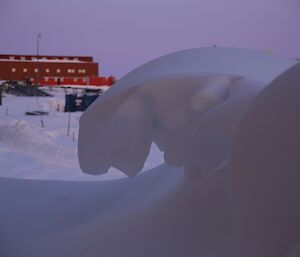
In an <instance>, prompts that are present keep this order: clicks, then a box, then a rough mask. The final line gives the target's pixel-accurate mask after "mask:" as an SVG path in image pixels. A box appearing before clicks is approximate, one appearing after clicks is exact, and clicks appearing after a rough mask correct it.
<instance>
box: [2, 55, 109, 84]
mask: <svg viewBox="0 0 300 257" xmlns="http://www.w3.org/2000/svg"><path fill="white" fill-rule="evenodd" d="M98 73H99V67H98V63H96V62H94V61H93V57H90V56H46V55H43V56H36V55H7V54H2V55H0V80H17V81H25V82H30V83H33V84H39V85H41V86H56V85H62V86H63V85H94V86H111V85H112V84H113V83H114V77H99V75H98Z"/></svg>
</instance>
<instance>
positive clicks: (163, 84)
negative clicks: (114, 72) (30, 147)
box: [0, 48, 300, 257]
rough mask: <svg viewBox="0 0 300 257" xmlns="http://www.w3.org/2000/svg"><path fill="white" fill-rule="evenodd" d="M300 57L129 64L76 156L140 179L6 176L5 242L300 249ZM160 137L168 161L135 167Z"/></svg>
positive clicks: (247, 252) (253, 251)
mask: <svg viewBox="0 0 300 257" xmlns="http://www.w3.org/2000/svg"><path fill="white" fill-rule="evenodd" d="M294 64H295V62H293V61H291V60H287V59H283V58H279V57H275V56H273V55H267V54H264V53H261V52H256V51H250V50H243V49H232V48H203V49H193V50H187V51H183V52H178V53H174V54H171V55H167V56H164V57H161V58H158V59H156V60H154V61H152V62H150V63H148V64H145V65H143V66H141V67H139V68H138V69H136V70H135V71H133V72H132V73H129V74H128V75H127V76H125V77H124V78H122V79H121V80H119V81H118V82H117V84H116V85H115V86H114V87H112V88H111V89H110V90H109V91H107V93H105V94H104V95H103V97H102V98H99V100H97V101H96V102H95V103H94V104H93V105H92V106H91V107H90V108H89V109H88V110H87V111H86V112H85V113H84V115H83V116H82V118H81V120H80V134H79V160H80V165H81V167H82V169H83V170H84V172H87V173H91V174H99V173H104V172H106V171H107V169H108V168H109V167H116V168H118V169H120V170H121V171H123V172H124V173H126V174H127V175H129V176H133V178H123V179H119V180H114V181H105V182H99V181H95V182H57V181H26V180H12V179H1V180H0V199H1V203H2V207H3V211H1V212H0V222H1V223H0V226H1V228H3V229H1V234H0V240H1V241H0V243H1V244H0V249H1V251H2V252H1V251H0V253H2V255H3V256H5V257H29V256H43V257H47V256H49V257H50V256H58V257H59V256H61V257H63V256H64V257H80V256H89V257H102V256H108V257H120V256H128V257H129V256H130V257H140V256H144V257H150V256H151V257H152V256H156V257H171V256H172V257H174V256H175V257H176V256H177V257H182V256H191V257H192V256H203V257H229V256H230V257H232V256H239V257H250V256H251V257H253V256H272V257H277V256H278V257H279V256H281V257H282V256H286V257H292V256H293V257H294V256H298V255H299V254H300V253H299V251H298V250H299V246H298V244H299V241H298V240H299V235H298V232H299V228H298V225H299V221H300V219H299V218H298V217H299V213H298V212H299V210H298V209H299V208H298V207H297V206H298V205H297V204H296V203H297V197H298V196H299V193H300V192H299V189H298V188H299V187H297V185H298V183H297V178H298V176H297V174H296V170H299V166H300V165H299V158H297V153H298V152H297V149H298V148H299V145H300V144H299V143H300V142H298V141H299V140H298V139H299V135H298V131H299V128H298V127H299V124H300V123H299V118H298V115H297V113H296V110H297V109H298V108H299V101H297V99H299V97H300V92H299V90H298V88H297V86H296V85H297V83H299V81H300V77H299V74H300V65H295V66H294V67H292V66H293V65H294ZM286 70H287V71H286ZM281 74H282V75H281ZM278 76H279V77H278ZM287 85H288V86H287ZM289 96H292V99H291V101H290V100H289ZM273 111H274V112H273ZM281 133H282V134H281ZM279 135H284V136H283V137H282V138H283V139H280V137H279ZM152 142H154V143H155V144H157V145H158V147H159V148H160V149H161V150H162V151H164V158H165V161H166V163H167V164H164V165H161V166H158V167H156V168H154V169H152V170H149V171H146V172H144V173H142V174H139V175H138V176H134V175H136V174H137V173H138V172H139V171H140V170H141V169H142V167H143V164H144V161H145V158H146V157H147V155H148V153H149V148H150V145H151V143H152ZM281 146H282V148H280V147H281ZM273 149H274V150H273ZM176 166H177V167H176ZM273 172H274V174H273ZM186 175H187V176H186ZM282 182H283V186H282V185H281V183H282ZM8 195H9V196H8ZM290 197H291V199H290ZM289 201H290V202H289ZM289 203H290V204H289ZM273 217H274V218H273ZM293 229H295V230H293ZM292 230H293V231H292Z"/></svg>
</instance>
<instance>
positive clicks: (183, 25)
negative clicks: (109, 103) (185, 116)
mask: <svg viewBox="0 0 300 257" xmlns="http://www.w3.org/2000/svg"><path fill="white" fill-rule="evenodd" d="M299 27H300V0H249V1H248V0H247V1H246V0H151V1H143V0H0V37H1V41H0V53H4V54H5V53H9V54H10V53H15V54H35V53H36V36H37V34H38V33H39V32H42V38H41V41H40V45H41V48H40V50H41V55H43V54H44V55H48V54H49V55H91V56H93V57H94V58H95V60H96V61H98V62H99V65H100V75H111V74H113V75H115V76H117V78H120V77H121V76H123V75H125V74H126V73H127V72H129V71H130V70H132V69H133V68H136V67H137V66H139V65H141V64H143V63H145V62H147V61H149V60H151V59H153V58H156V57H159V56H161V55H164V54H167V53H170V52H174V51H178V50H183V49H187V48H195V47H204V46H212V45H218V46H235V47H244V48H252V49H260V50H264V49H272V50H273V52H274V53H277V54H279V55H283V56H287V57H300V29H299Z"/></svg>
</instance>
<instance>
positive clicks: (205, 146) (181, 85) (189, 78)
mask: <svg viewBox="0 0 300 257" xmlns="http://www.w3.org/2000/svg"><path fill="white" fill-rule="evenodd" d="M293 63H294V62H293V61H291V60H287V59H283V58H279V57H276V56H273V55H270V54H266V53H262V52H257V51H252V50H244V49H235V48H222V47H221V48H220V47H212V48H200V49H192V50H186V51H181V52H177V53H173V54H170V55H166V56H163V57H160V58H158V59H156V60H154V61H152V62H149V63H147V64H145V65H142V66H141V67H139V68H137V69H136V70H134V71H132V72H131V73H129V74H128V75H126V76H125V77H123V78H122V79H120V80H119V81H118V82H117V83H116V85H115V86H114V87H113V88H112V89H110V90H109V91H108V92H107V93H106V94H104V96H103V97H101V98H99V99H98V100H97V101H96V102H95V103H94V104H93V105H92V106H91V107H90V108H89V109H88V110H87V111H86V112H85V113H84V114H83V115H82V117H81V120H80V133H79V148H78V149H79V162H80V166H81V168H82V170H83V171H84V172H86V173H90V174H101V173H105V172H106V171H107V170H108V169H109V168H110V167H115V168H117V169H119V170H121V171H122V172H124V173H125V174H127V175H129V176H133V175H136V174H137V173H138V172H139V171H140V170H141V169H142V167H143V164H144V162H145V159H146V158H147V156H148V153H149V150H150V146H151V143H152V142H154V143H156V144H157V145H158V146H159V148H160V149H161V150H162V151H163V152H164V158H165V161H166V163H168V164H170V165H174V166H178V167H184V169H185V172H186V174H189V175H191V176H193V175H198V174H205V173H208V172H213V171H216V170H218V169H220V168H223V167H226V165H227V163H228V158H229V154H230V149H231V143H232V138H233V135H234V133H235V129H236V127H237V124H238V123H239V120H240V118H241V117H242V115H243V113H244V111H245V109H246V108H247V106H248V105H249V103H251V101H252V100H253V99H254V98H255V96H256V95H257V93H258V92H260V91H261V90H262V89H263V88H264V87H265V86H266V85H267V84H268V83H269V82H271V81H272V80H273V79H274V78H275V77H276V76H277V75H279V74H280V73H282V72H283V71H284V70H286V69H287V68H288V67H290V66H291V65H292V64H293Z"/></svg>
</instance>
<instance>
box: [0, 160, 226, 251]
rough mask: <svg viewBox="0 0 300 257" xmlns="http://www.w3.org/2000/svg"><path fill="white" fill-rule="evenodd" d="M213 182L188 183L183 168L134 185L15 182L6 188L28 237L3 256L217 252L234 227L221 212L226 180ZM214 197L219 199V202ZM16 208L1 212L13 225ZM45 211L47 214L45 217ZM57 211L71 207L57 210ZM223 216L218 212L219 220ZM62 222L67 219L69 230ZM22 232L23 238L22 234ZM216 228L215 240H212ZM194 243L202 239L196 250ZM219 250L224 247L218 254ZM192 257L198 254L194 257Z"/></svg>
mask: <svg viewBox="0 0 300 257" xmlns="http://www.w3.org/2000/svg"><path fill="white" fill-rule="evenodd" d="M216 180H218V179H216V178H214V179H212V180H210V181H206V182H205V183H201V180H194V181H190V180H187V179H186V178H185V176H184V174H183V172H182V170H181V169H174V167H170V166H168V165H162V166H160V167H157V168H155V169H153V170H151V171H149V172H145V173H143V174H140V175H138V176H136V177H135V178H133V179H131V178H124V179H120V180H116V181H111V182H105V183H103V182H88V183H86V182H75V183H74V182H68V183H58V182H37V181H36V182H28V184H27V186H26V185H24V184H23V185H22V184H21V185H20V183H23V182H22V180H19V181H17V182H18V183H16V184H15V185H11V186H10V187H18V188H19V190H20V191H22V193H21V194H20V193H15V196H14V197H15V198H18V197H21V199H19V201H22V205H23V206H25V207H23V208H25V210H23V211H25V212H29V213H32V215H33V217H27V218H26V217H21V220H22V223H21V224H22V226H25V227H26V226H28V227H30V229H27V230H25V231H26V233H27V234H26V235H23V239H17V238H15V240H12V238H13V237H14V235H11V240H10V244H6V245H5V247H4V248H2V249H3V250H2V251H3V253H4V254H5V256H7V257H16V256H18V257H29V256H43V257H48V256H49V257H50V256H53V254H54V253H55V256H58V257H60V256H61V257H62V256H64V257H66V256H68V257H77V256H78V257H79V256H89V257H99V256H109V257H119V256H122V253H123V254H124V253H125V256H149V257H150V256H164V257H165V256H178V255H174V254H175V253H176V251H179V252H180V251H188V252H189V251H193V252H194V251H196V253H201V252H203V251H206V250H207V248H210V249H213V248H215V246H213V242H217V243H219V244H220V245H222V244H223V245H225V242H227V241H228V240H230V238H231V237H232V234H231V232H230V231H231V229H230V226H229V225H228V224H231V222H232V219H231V215H230V211H229V210H228V208H227V207H225V208H224V205H225V204H226V203H227V202H228V194H227V193H226V190H225V189H224V187H225V186H224V181H225V180H226V179H225V180H224V177H223V178H222V179H220V180H219V182H220V183H216V184H215V183H214V181H216ZM0 183H1V182H0ZM30 184H31V185H30ZM225 184H226V183H225ZM53 187H55V188H56V190H55V192H54V191H53V190H52V189H53ZM2 188H3V185H2ZM22 188H23V189H22ZM224 190H225V191H224ZM0 191H1V189H0ZM32 191H37V192H39V194H38V195H37V194H35V193H34V192H32ZM224 192H225V193H224ZM18 194H20V196H19V195H18ZM28 194H29V195H28ZM217 195H218V196H221V199H220V200H219V198H218V197H217ZM0 197H1V196H0ZM201 199H202V200H203V201H202V200H201ZM15 205H16V206H18V202H17V201H15V202H13V205H11V204H10V206H8V208H9V209H10V210H6V211H5V212H4V213H7V215H9V213H10V217H11V224H15V223H14V220H12V219H13V218H14V212H17V210H14V208H16V206H15ZM46 206H48V207H49V208H48V209H47V208H46V210H45V207H46ZM60 206H68V208H63V209H61V208H60ZM17 208H21V207H17ZM12 210H13V211H12ZM47 210H49V211H50V212H48V211H47ZM220 212H222V213H223V214H222V215H221V217H222V218H221V220H220V219H219V215H220ZM1 215H3V213H2V214H0V216H1ZM15 217H16V218H17V215H16V216H15ZM66 217H69V218H68V222H67V223H68V224H66ZM18 218H20V217H18ZM26 219H27V221H26ZM2 220H3V219H2ZM162 224H163V225H162ZM166 227H168V229H166ZM4 228H5V227H4ZM196 228H197V230H196ZM19 229H20V231H19V232H21V233H23V234H24V228H23V229H22V228H19ZM198 229H199V230H198ZM215 229H217V230H218V231H219V233H216V234H214V233H213V232H212V231H213V230H215ZM224 229H225V230H224ZM51 230H52V233H49V232H50V231H51ZM55 230H56V231H55ZM2 231H3V230H2ZM4 231H5V230H4ZM10 231H12V228H10ZM129 231H130V233H129ZM142 231H143V232H142ZM172 231H176V233H172ZM191 231H193V232H191ZM196 231H197V232H196ZM15 233H16V235H15V237H19V236H20V235H19V234H18V231H15ZM34 234H35V235H34ZM195 237H196V238H206V239H205V240H204V241H203V242H202V243H200V244H194V243H192V242H193V240H194V239H195ZM30 238H33V239H32V240H30ZM154 238H155V240H153V239H154ZM166 240H170V242H172V247H165V244H166V243H167V242H166ZM2 241H3V240H2ZM13 241H14V242H13ZM99 242H101V243H99ZM153 244H155V245H156V247H154V245H153ZM67 245H68V246H71V245H72V247H66V246H67ZM195 248H196V250H195ZM147 249H148V250H149V251H150V252H149V253H148V252H147ZM220 249H223V246H220V248H218V251H219V250H220ZM145 251H146V252H145ZM163 253H165V254H163ZM189 256H199V255H195V252H194V254H193V255H189ZM220 256H224V257H225V256H227V255H220Z"/></svg>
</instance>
